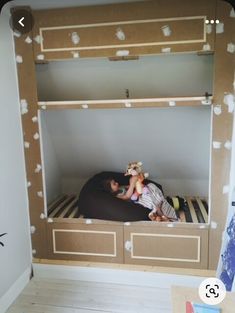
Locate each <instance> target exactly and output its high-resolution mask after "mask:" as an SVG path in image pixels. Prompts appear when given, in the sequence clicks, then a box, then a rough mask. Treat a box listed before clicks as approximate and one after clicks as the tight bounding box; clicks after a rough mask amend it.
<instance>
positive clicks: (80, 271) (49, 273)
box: [33, 264, 208, 289]
mask: <svg viewBox="0 0 235 313" xmlns="http://www.w3.org/2000/svg"><path fill="white" fill-rule="evenodd" d="M33 270H34V277H35V278H36V279H37V278H39V279H40V278H49V279H70V280H80V281H90V282H101V283H111V284H125V285H135V286H146V287H160V288H167V289H168V288H171V286H172V285H178V286H187V287H199V285H200V283H201V282H202V281H203V280H204V279H206V278H208V277H198V276H187V275H176V274H166V273H157V272H141V271H130V270H123V269H106V268H95V267H82V266H68V265H51V264H33Z"/></svg>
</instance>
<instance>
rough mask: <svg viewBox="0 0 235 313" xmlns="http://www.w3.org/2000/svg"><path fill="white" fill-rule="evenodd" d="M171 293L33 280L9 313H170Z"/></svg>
mask: <svg viewBox="0 0 235 313" xmlns="http://www.w3.org/2000/svg"><path fill="white" fill-rule="evenodd" d="M171 311H172V310H171V296H170V290H168V289H160V288H151V287H142V286H128V285H120V284H106V283H94V282H83V281H72V280H61V279H58V280H57V279H34V278H33V279H32V280H31V281H30V283H29V284H28V285H27V286H26V288H25V289H24V290H23V292H22V293H21V295H20V296H19V297H18V298H17V299H16V301H15V302H14V304H13V305H12V306H11V307H10V308H9V310H8V311H7V313H82V312H84V313H91V312H92V313H111V312H112V313H126V312H130V313H158V312H159V313H170V312H171Z"/></svg>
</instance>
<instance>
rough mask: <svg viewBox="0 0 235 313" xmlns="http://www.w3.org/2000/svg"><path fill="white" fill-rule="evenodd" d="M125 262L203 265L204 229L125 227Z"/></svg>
mask: <svg viewBox="0 0 235 313" xmlns="http://www.w3.org/2000/svg"><path fill="white" fill-rule="evenodd" d="M124 240H125V243H124V245H125V263H131V264H142V265H155V266H167V267H184V268H203V269H206V268H207V262H208V260H207V259H208V230H207V229H190V228H187V229H183V228H182V229H181V228H179V227H177V228H174V227H173V228H167V227H161V228H158V227H157V226H156V227H154V228H153V227H143V226H142V227H136V226H125V228H124Z"/></svg>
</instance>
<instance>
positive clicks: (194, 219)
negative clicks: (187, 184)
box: [186, 197, 198, 223]
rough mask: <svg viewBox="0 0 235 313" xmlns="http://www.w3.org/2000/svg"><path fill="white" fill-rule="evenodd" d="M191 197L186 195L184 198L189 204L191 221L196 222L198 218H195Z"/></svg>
mask: <svg viewBox="0 0 235 313" xmlns="http://www.w3.org/2000/svg"><path fill="white" fill-rule="evenodd" d="M192 199H193V198H191V197H186V200H187V202H188V206H189V210H190V214H191V216H192V220H193V223H198V220H197V215H196V213H195V209H194V206H193V204H192V201H191V200H192Z"/></svg>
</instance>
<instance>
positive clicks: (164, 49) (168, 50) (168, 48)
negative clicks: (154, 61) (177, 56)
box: [161, 47, 171, 53]
mask: <svg viewBox="0 0 235 313" xmlns="http://www.w3.org/2000/svg"><path fill="white" fill-rule="evenodd" d="M161 51H162V53H170V52H171V48H170V47H166V48H162V49H161Z"/></svg>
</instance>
